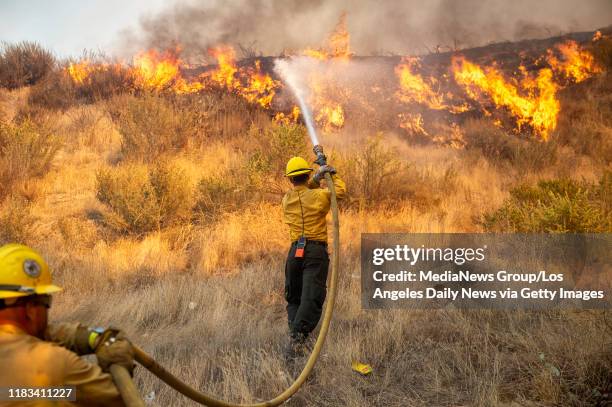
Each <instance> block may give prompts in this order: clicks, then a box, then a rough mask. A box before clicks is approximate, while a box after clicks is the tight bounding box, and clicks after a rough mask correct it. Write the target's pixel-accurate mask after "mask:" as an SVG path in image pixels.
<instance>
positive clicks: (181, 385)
mask: <svg viewBox="0 0 612 407" xmlns="http://www.w3.org/2000/svg"><path fill="white" fill-rule="evenodd" d="M321 156H322V154H321ZM321 156H319V159H321ZM323 160H324V157H323ZM325 181H327V188H328V189H329V192H330V198H331V199H330V201H331V213H332V224H333V233H332V236H333V239H334V242H333V244H334V245H333V257H332V269H331V276H330V279H329V292H328V295H327V301H326V303H325V311H324V313H323V320H322V322H321V329H320V330H319V335H318V336H317V340H316V342H315V344H314V347H313V349H312V352H311V353H310V356H309V357H308V360H307V361H306V364H305V365H304V368H303V369H302V372H301V373H300V375H299V376H298V377H297V379H295V381H294V382H293V383H292V384H291V386H289V387H288V388H287V389H285V391H283V392H282V393H280V394H279V395H278V396H276V397H274V398H273V399H270V400H268V401H262V402H259V403H252V404H238V403H232V402H228V401H223V400H219V399H216V398H215V397H213V396H212V395H210V394H208V393H204V392H201V391H199V390H196V389H194V388H193V387H191V386H189V385H188V384H186V383H185V382H183V381H181V380H180V379H178V378H177V377H176V376H174V375H173V374H172V373H170V372H169V371H168V370H166V369H165V368H164V367H163V366H162V365H160V364H159V363H157V362H156V361H155V359H153V358H152V357H151V356H150V355H148V354H146V353H145V352H144V351H143V350H142V349H141V348H139V347H138V346H136V345H133V348H134V358H135V359H136V361H137V362H138V363H140V364H141V365H142V366H144V367H145V368H146V369H147V370H149V371H150V372H151V373H153V374H154V375H155V376H157V377H158V378H160V379H161V380H162V381H163V382H165V383H166V384H168V385H169V386H170V387H172V388H173V389H174V390H176V391H178V392H179V393H181V394H183V395H184V396H186V397H188V398H190V399H191V400H193V401H195V402H197V403H200V404H203V405H206V406H212V407H269V406H278V405H280V404H282V403H284V402H285V401H287V400H289V398H290V397H291V396H293V395H294V394H295V393H296V392H297V391H298V390H299V389H300V387H301V386H302V385H303V384H304V382H305V381H306V379H307V378H308V375H309V374H310V372H312V369H313V368H314V365H315V363H316V361H317V359H318V357H319V354H320V353H321V349H322V348H323V344H324V343H325V338H326V337H327V333H328V331H329V324H330V322H331V318H332V315H333V312H334V303H335V300H336V293H337V291H338V269H339V262H340V261H339V259H340V257H339V252H340V222H339V220H338V202H337V201H336V189H335V187H334V183H333V182H332V179H331V176H330V175H329V173H325ZM111 372H112V371H111ZM125 373H126V374H127V371H125ZM113 379H114V380H115V382H116V383H117V387H118V388H119V391H120V392H121V395H122V397H123V399H124V401H125V404H126V405H127V406H128V407H131V406H142V405H143V404H141V403H142V400H141V399H140V398H139V399H140V400H139V401H138V400H136V401H134V391H135V388H130V387H133V386H134V384H133V383H132V381H131V378H130V376H129V374H127V376H126V375H123V374H121V373H120V374H119V376H117V375H116V374H113ZM127 381H129V382H130V383H131V386H130V385H129V384H127V385H126V384H125V382H127Z"/></svg>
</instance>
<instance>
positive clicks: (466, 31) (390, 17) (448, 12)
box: [123, 0, 612, 58]
mask: <svg viewBox="0 0 612 407" xmlns="http://www.w3.org/2000/svg"><path fill="white" fill-rule="evenodd" d="M342 12H346V13H347V16H348V17H347V22H348V29H349V32H350V34H351V44H352V51H353V52H355V53H356V54H358V55H372V54H414V53H426V52H428V51H430V50H433V49H438V50H446V49H451V48H465V47H471V46H477V45H483V44H487V43H490V42H493V41H515V40H520V39H526V38H543V37H550V36H554V35H558V34H561V33H566V32H569V31H581V30H584V31H587V30H594V29H596V28H599V27H603V26H606V25H608V24H610V23H611V22H612V2H610V0H590V1H588V2H585V1H582V0H539V1H533V0H515V1H507V0H489V1H486V2H485V1H482V0H431V1H426V2H425V1H422V0H385V1H372V0H350V1H348V0H309V1H303V0H208V1H201V0H199V1H198V0H191V1H189V0H178V1H176V2H175V3H173V4H172V5H170V6H169V7H168V8H166V9H165V10H163V11H162V12H161V13H159V14H157V15H152V16H147V17H143V18H142V19H141V22H140V27H139V29H138V30H132V31H130V32H126V33H124V34H125V35H124V39H125V41H124V44H123V45H124V46H123V51H124V52H125V51H127V52H133V51H135V50H137V49H142V48H147V47H157V48H171V47H175V46H177V45H178V44H180V46H181V47H182V50H183V52H184V53H185V54H186V55H187V56H189V57H191V58H196V57H200V56H205V55H206V49H207V48H208V47H211V46H215V45H218V44H221V43H223V44H229V45H233V46H236V47H238V48H239V49H242V50H243V51H244V53H245V54H252V53H253V52H257V53H261V54H263V55H278V54H279V53H281V52H283V51H284V50H296V49H302V48H305V47H307V46H317V45H318V44H321V43H322V42H323V41H324V39H325V38H326V36H327V34H328V33H329V31H330V30H332V29H333V27H334V25H335V24H336V22H337V20H338V17H339V16H340V15H341V14H342Z"/></svg>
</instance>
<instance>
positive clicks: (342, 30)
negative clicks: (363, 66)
mask: <svg viewBox="0 0 612 407" xmlns="http://www.w3.org/2000/svg"><path fill="white" fill-rule="evenodd" d="M350 43H351V40H350V35H349V32H348V29H347V24H346V13H342V14H341V15H340V19H339V20H338V23H337V24H336V27H335V28H334V30H333V31H332V32H331V33H330V35H329V37H328V38H327V41H326V43H325V46H323V47H321V48H318V49H314V48H306V49H305V50H304V51H302V54H303V55H306V56H309V57H312V58H316V59H320V60H323V61H326V60H329V59H332V58H333V59H340V60H345V61H347V60H348V59H349V58H350V57H351V56H352V53H351V45H350Z"/></svg>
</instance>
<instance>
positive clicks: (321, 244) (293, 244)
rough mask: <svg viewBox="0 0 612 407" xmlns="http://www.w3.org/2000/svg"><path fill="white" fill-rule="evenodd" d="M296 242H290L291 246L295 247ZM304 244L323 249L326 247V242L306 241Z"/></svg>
mask: <svg viewBox="0 0 612 407" xmlns="http://www.w3.org/2000/svg"><path fill="white" fill-rule="evenodd" d="M297 243H298V242H297V240H295V241H293V242H291V246H295V245H297ZM306 244H307V245H308V244H316V245H318V246H323V247H327V242H322V241H320V240H306Z"/></svg>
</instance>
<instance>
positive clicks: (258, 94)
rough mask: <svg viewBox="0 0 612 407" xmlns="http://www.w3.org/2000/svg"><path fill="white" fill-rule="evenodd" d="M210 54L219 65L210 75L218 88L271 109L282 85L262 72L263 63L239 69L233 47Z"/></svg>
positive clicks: (211, 51)
mask: <svg viewBox="0 0 612 407" xmlns="http://www.w3.org/2000/svg"><path fill="white" fill-rule="evenodd" d="M209 53H210V54H211V55H212V56H214V57H215V58H216V59H217V63H218V68H217V69H216V70H215V71H213V72H212V73H211V74H210V79H211V80H212V81H213V82H214V83H216V84H217V86H220V87H222V88H225V89H227V90H229V91H231V92H235V93H236V94H238V95H240V96H242V97H243V98H245V99H246V100H248V101H249V102H251V103H257V104H259V105H260V106H262V107H264V108H269V107H270V105H271V103H272V100H273V99H274V95H275V94H276V90H275V89H276V88H278V87H280V83H279V82H278V81H275V80H274V79H272V77H271V76H270V75H268V74H265V73H263V72H262V71H261V61H259V60H256V61H255V64H254V66H253V67H246V68H238V67H237V65H236V53H235V51H234V49H233V48H232V47H228V46H223V47H218V48H214V49H211V50H209Z"/></svg>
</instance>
